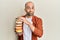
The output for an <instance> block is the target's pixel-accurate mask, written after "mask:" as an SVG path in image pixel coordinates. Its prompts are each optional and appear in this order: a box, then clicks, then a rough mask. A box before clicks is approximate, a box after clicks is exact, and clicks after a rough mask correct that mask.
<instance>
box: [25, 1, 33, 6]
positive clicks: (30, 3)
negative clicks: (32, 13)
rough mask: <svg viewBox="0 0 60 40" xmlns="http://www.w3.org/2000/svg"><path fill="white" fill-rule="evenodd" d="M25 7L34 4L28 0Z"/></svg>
mask: <svg viewBox="0 0 60 40" xmlns="http://www.w3.org/2000/svg"><path fill="white" fill-rule="evenodd" d="M25 7H34V4H33V3H32V2H27V3H26V4H25Z"/></svg>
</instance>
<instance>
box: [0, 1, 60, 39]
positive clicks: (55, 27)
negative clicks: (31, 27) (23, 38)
mask: <svg viewBox="0 0 60 40" xmlns="http://www.w3.org/2000/svg"><path fill="white" fill-rule="evenodd" d="M27 1H32V2H34V4H35V15H36V16H38V17H40V18H42V20H43V31H44V33H43V36H42V37H41V38H38V40H60V0H0V40H17V36H16V35H15V32H14V26H15V18H16V17H18V16H21V15H23V14H24V13H25V12H24V4H25V3H26V2H27Z"/></svg>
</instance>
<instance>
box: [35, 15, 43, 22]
mask: <svg viewBox="0 0 60 40" xmlns="http://www.w3.org/2000/svg"><path fill="white" fill-rule="evenodd" d="M34 18H35V20H37V21H38V20H40V21H42V18H41V17H37V16H34Z"/></svg>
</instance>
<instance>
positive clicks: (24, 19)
mask: <svg viewBox="0 0 60 40" xmlns="http://www.w3.org/2000/svg"><path fill="white" fill-rule="evenodd" d="M20 20H22V22H24V23H26V24H29V23H30V22H28V21H27V20H26V18H24V17H20Z"/></svg>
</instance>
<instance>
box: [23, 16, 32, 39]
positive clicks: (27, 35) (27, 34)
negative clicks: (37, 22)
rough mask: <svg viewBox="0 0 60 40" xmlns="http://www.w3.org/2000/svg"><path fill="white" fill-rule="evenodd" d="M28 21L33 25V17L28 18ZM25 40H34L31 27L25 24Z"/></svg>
mask: <svg viewBox="0 0 60 40" xmlns="http://www.w3.org/2000/svg"><path fill="white" fill-rule="evenodd" d="M26 20H27V21H29V22H30V23H31V24H32V17H31V18H27V17H26ZM23 39H24V40H32V31H31V29H30V27H29V26H28V25H27V24H25V23H24V24H23Z"/></svg>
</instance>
